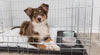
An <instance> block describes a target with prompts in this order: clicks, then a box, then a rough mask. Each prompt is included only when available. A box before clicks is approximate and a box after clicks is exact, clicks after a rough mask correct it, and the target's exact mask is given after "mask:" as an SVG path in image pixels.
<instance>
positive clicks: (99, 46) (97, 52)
mask: <svg viewBox="0 0 100 55" xmlns="http://www.w3.org/2000/svg"><path fill="white" fill-rule="evenodd" d="M97 40H98V35H97V34H93V37H92V47H91V49H90V50H89V49H88V50H87V52H88V54H89V55H100V42H95V41H97ZM0 55H49V54H18V53H8V52H2V53H0Z"/></svg>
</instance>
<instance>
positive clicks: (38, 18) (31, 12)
mask: <svg viewBox="0 0 100 55" xmlns="http://www.w3.org/2000/svg"><path fill="white" fill-rule="evenodd" d="M48 9H49V5H48V4H42V5H41V6H39V7H38V8H31V7H29V8H27V9H25V10H24V11H25V13H26V14H27V15H28V16H29V17H30V19H31V21H32V22H36V23H41V22H43V21H45V20H46V19H47V14H48Z"/></svg>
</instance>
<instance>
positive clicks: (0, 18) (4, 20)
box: [0, 0, 12, 30]
mask: <svg viewBox="0 0 100 55" xmlns="http://www.w3.org/2000/svg"><path fill="white" fill-rule="evenodd" d="M10 8H11V7H10V2H8V1H4V0H0V24H4V25H0V30H1V27H3V28H8V27H11V26H12V25H11V10H10Z"/></svg>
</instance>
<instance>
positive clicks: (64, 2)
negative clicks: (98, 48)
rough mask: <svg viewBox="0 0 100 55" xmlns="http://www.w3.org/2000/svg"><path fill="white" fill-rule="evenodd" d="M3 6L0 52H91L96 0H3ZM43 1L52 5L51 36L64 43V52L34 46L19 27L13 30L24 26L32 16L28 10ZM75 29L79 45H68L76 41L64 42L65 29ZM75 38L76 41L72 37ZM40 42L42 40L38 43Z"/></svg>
mask: <svg viewBox="0 0 100 55" xmlns="http://www.w3.org/2000/svg"><path fill="white" fill-rule="evenodd" d="M0 2H1V4H0V5H1V8H0V51H8V52H18V53H23V54H24V53H34V54H57V55H63V54H65V55H66V54H68V55H75V54H77V55H78V54H79V55H88V54H87V52H86V50H89V49H90V47H91V36H92V19H93V17H92V16H93V1H92V0H2V1H0ZM42 3H46V4H49V12H48V24H49V26H50V36H51V38H52V39H53V40H54V42H55V43H56V44H57V45H58V46H60V49H61V50H60V51H50V50H48V51H44V50H39V49H37V48H34V47H33V46H31V45H29V43H28V42H25V40H26V38H25V37H21V36H20V35H19V34H18V33H19V29H18V28H17V29H14V30H10V29H11V28H12V27H15V26H20V25H21V23H22V22H23V21H26V20H28V21H29V17H28V16H27V15H26V14H25V12H24V9H26V8H27V7H33V8H36V7H38V6H40V5H41V4H42ZM66 31H67V32H71V33H70V34H71V36H69V37H72V34H74V35H73V37H75V38H76V42H75V43H76V45H75V46H65V44H67V45H70V44H74V43H63V42H62V41H63V40H62V38H64V37H66V36H64V32H66ZM72 41H73V40H72ZM37 44H38V43H37Z"/></svg>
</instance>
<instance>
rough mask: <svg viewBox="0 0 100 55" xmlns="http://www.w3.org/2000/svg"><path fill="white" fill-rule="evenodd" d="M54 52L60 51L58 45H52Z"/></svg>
mask: <svg viewBox="0 0 100 55" xmlns="http://www.w3.org/2000/svg"><path fill="white" fill-rule="evenodd" d="M51 46H52V48H53V50H54V51H60V47H59V46H57V45H51Z"/></svg>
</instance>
